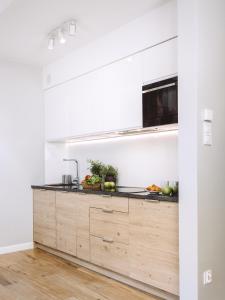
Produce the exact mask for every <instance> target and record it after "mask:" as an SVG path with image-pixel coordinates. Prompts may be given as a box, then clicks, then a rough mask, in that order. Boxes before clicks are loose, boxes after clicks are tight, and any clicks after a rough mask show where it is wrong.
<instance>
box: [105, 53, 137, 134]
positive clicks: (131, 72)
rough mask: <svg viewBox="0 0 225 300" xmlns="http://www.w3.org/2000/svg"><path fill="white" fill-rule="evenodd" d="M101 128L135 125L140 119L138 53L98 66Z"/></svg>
mask: <svg viewBox="0 0 225 300" xmlns="http://www.w3.org/2000/svg"><path fill="white" fill-rule="evenodd" d="M101 73H102V74H101V75H102V84H101V99H102V111H103V114H102V117H103V124H104V131H111V130H121V129H129V128H136V127H140V126H141V119H142V93H141V90H142V82H141V68H140V56H139V55H135V56H133V57H129V58H126V59H123V60H120V61H118V62H116V63H113V64H111V65H109V66H107V67H105V68H103V69H102V70H101Z"/></svg>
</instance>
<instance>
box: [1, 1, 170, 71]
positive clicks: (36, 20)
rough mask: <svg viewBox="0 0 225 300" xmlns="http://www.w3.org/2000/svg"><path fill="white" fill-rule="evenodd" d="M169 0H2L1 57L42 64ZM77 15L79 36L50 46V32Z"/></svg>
mask: <svg viewBox="0 0 225 300" xmlns="http://www.w3.org/2000/svg"><path fill="white" fill-rule="evenodd" d="M165 2H168V0H0V37H1V42H0V44H1V46H0V59H5V60H11V61H16V62H21V63H25V64H31V65H37V66H42V65H44V64H47V63H50V62H52V61H54V60H56V59H58V58H60V57H62V56H64V55H65V54H66V53H68V52H70V51H72V50H74V49H76V48H78V47H81V46H83V45H85V44H87V43H89V42H91V41H93V40H95V39H97V38H98V37H100V36H102V35H104V34H106V33H107V32H110V31H112V30H114V29H116V28H118V27H120V26H121V25H123V24H126V23H128V22H129V21H131V20H133V19H135V18H137V17H139V16H141V15H143V14H144V13H145V12H146V11H147V10H151V9H153V8H155V7H157V6H159V5H161V4H163V3H165ZM71 18H74V19H76V20H77V23H78V28H77V34H76V37H75V38H70V40H69V41H68V42H67V43H66V44H65V45H57V47H56V48H55V49H54V50H53V51H49V50H48V49H47V34H48V33H49V32H50V31H51V30H52V29H54V28H55V27H57V26H58V25H59V24H61V23H62V22H64V21H66V20H68V19H71Z"/></svg>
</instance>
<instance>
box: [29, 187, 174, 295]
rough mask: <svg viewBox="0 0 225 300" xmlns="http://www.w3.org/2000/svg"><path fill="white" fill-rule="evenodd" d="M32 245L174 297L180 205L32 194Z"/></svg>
mask: <svg viewBox="0 0 225 300" xmlns="http://www.w3.org/2000/svg"><path fill="white" fill-rule="evenodd" d="M34 241H35V242H38V243H40V244H42V245H45V246H48V247H51V248H54V249H57V250H60V251H61V252H63V253H67V254H70V255H72V256H75V257H77V258H79V259H81V260H83V261H85V262H90V263H92V264H94V265H97V266H99V267H102V268H104V269H107V270H110V271H113V272H115V273H117V274H121V275H125V276H126V278H127V277H129V278H131V279H134V280H136V281H139V282H141V283H144V284H147V285H149V286H152V287H156V288H158V289H160V290H163V291H166V292H169V293H171V294H174V295H178V293H179V292H178V290H179V280H178V279H179V255H178V248H179V247H178V246H179V240H178V204H177V203H172V202H162V201H161V202H157V201H156V202H153V201H148V200H141V199H128V198H124V197H121V198H119V197H103V196H101V195H93V194H85V193H69V192H68V193H67V192H66V193H65V192H54V191H41V190H34Z"/></svg>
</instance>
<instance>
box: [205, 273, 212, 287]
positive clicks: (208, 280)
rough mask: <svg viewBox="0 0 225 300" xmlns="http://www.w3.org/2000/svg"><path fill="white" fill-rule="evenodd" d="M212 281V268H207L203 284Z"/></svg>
mask: <svg viewBox="0 0 225 300" xmlns="http://www.w3.org/2000/svg"><path fill="white" fill-rule="evenodd" d="M211 282H212V270H207V271H205V272H204V273H203V284H204V285H207V284H209V283H211Z"/></svg>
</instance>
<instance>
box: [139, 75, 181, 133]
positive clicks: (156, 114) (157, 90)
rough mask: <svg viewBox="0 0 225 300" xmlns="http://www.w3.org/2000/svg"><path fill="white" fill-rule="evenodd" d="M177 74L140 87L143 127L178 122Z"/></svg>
mask: <svg viewBox="0 0 225 300" xmlns="http://www.w3.org/2000/svg"><path fill="white" fill-rule="evenodd" d="M177 85H178V79H177V76H176V77H173V78H169V79H165V80H161V81H158V82H155V83H152V84H148V85H145V86H143V88H142V117H143V127H154V126H160V125H169V124H177V123H178V91H177Z"/></svg>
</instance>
